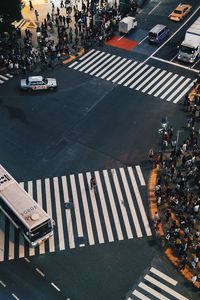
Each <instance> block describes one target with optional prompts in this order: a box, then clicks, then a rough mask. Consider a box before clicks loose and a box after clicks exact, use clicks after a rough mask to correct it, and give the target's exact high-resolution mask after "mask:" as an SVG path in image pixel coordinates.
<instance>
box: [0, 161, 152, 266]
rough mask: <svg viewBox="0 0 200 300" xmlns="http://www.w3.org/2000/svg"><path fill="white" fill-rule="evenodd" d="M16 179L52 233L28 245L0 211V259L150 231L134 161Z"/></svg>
mask: <svg viewBox="0 0 200 300" xmlns="http://www.w3.org/2000/svg"><path fill="white" fill-rule="evenodd" d="M91 177H95V179H96V183H97V189H96V190H94V189H91V188H90V179H91ZM20 184H21V185H22V187H23V188H24V189H25V190H26V191H27V192H28V193H29V194H30V195H31V196H32V197H33V198H34V199H35V200H36V201H37V202H38V204H39V205H40V206H41V207H43V209H44V210H45V211H46V212H47V213H48V214H49V215H50V216H51V217H52V218H53V219H54V221H55V224H56V225H55V229H54V235H53V236H52V237H51V238H50V239H49V240H47V241H45V243H43V244H41V245H39V246H38V247H36V248H33V247H30V246H29V244H28V243H27V241H26V240H24V238H23V236H21V235H20V234H19V232H18V231H17V229H16V228H14V227H13V225H12V223H11V222H10V221H9V220H8V219H7V218H6V217H5V216H4V215H3V213H1V214H0V261H5V260H11V259H16V258H21V257H29V256H33V255H36V254H44V253H48V252H55V251H61V250H65V249H73V248H76V247H84V246H92V245H97V244H104V243H111V242H116V241H123V240H126V239H133V238H141V237H150V236H151V235H152V233H151V228H150V225H149V220H148V217H147V214H146V211H145V207H144V204H143V200H142V193H143V190H144V188H145V186H146V183H145V178H144V176H143V173H142V170H141V167H140V166H139V165H137V166H134V167H126V168H119V169H110V170H101V171H94V172H86V173H79V174H72V175H69V176H62V177H53V178H45V179H38V180H34V181H28V182H22V183H20Z"/></svg>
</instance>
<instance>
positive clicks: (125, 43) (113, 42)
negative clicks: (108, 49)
mask: <svg viewBox="0 0 200 300" xmlns="http://www.w3.org/2000/svg"><path fill="white" fill-rule="evenodd" d="M105 44H106V45H109V46H112V47H117V48H121V49H124V50H127V51H131V50H132V49H133V48H134V47H136V46H137V45H138V42H136V41H133V40H129V39H127V38H123V37H119V36H114V37H113V38H111V39H110V40H109V41H107V42H105Z"/></svg>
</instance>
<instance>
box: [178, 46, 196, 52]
mask: <svg viewBox="0 0 200 300" xmlns="http://www.w3.org/2000/svg"><path fill="white" fill-rule="evenodd" d="M180 50H181V51H182V52H184V53H187V54H193V53H194V48H189V47H186V46H180Z"/></svg>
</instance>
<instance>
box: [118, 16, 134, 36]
mask: <svg viewBox="0 0 200 300" xmlns="http://www.w3.org/2000/svg"><path fill="white" fill-rule="evenodd" d="M134 28H137V21H136V19H135V18H134V17H125V18H123V19H122V20H121V21H120V22H119V32H120V33H128V32H129V31H130V30H131V29H134Z"/></svg>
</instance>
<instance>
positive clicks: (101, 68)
mask: <svg viewBox="0 0 200 300" xmlns="http://www.w3.org/2000/svg"><path fill="white" fill-rule="evenodd" d="M69 68H71V69H74V70H77V71H80V72H84V73H85V74H89V75H94V76H95V77H99V78H101V79H105V80H107V81H111V82H112V83H114V84H118V85H123V86H124V87H129V88H130V89H135V90H136V91H140V92H142V93H147V94H148V95H152V96H154V97H159V98H160V99H162V100H166V101H171V102H173V103H177V102H179V101H180V100H181V99H182V98H183V96H184V95H185V94H186V92H187V91H189V90H190V88H191V87H192V85H193V79H191V78H188V77H185V76H180V75H179V74H174V73H172V72H169V71H167V70H162V69H160V68H156V67H154V66H150V65H148V64H144V63H141V62H138V61H133V60H131V59H126V58H122V57H120V56H117V55H114V54H111V53H107V52H103V51H100V50H95V49H92V50H90V51H89V52H88V53H86V54H85V55H83V56H82V57H81V58H79V59H78V60H76V61H74V62H73V63H71V64H70V65H69Z"/></svg>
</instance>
